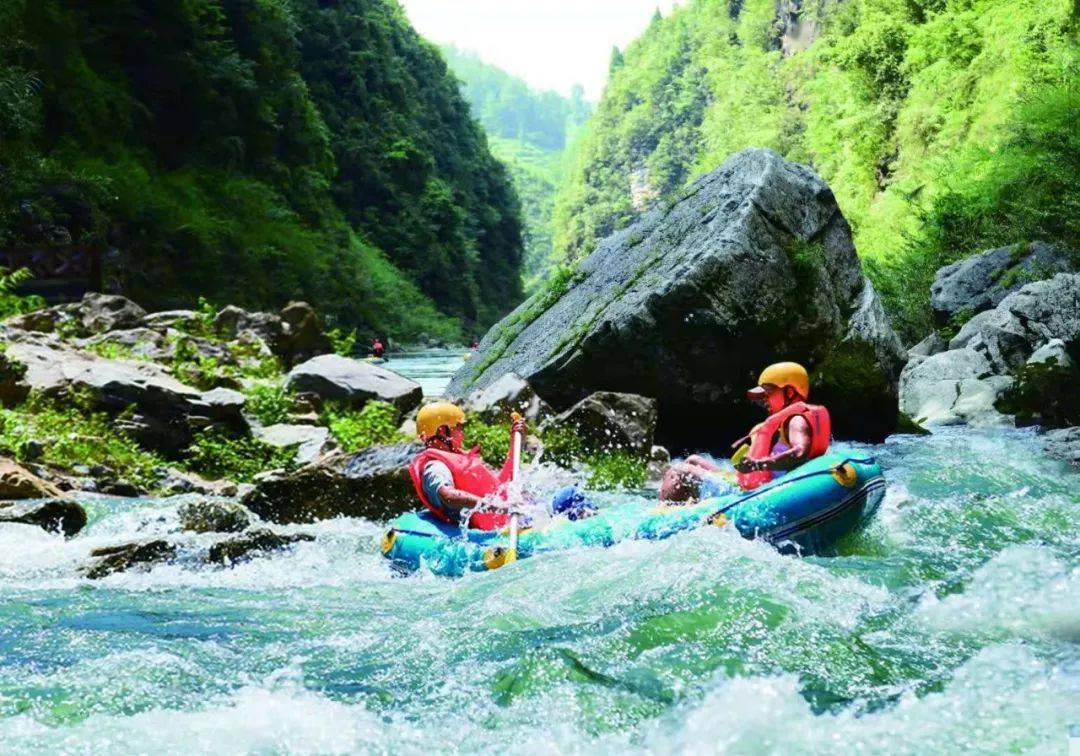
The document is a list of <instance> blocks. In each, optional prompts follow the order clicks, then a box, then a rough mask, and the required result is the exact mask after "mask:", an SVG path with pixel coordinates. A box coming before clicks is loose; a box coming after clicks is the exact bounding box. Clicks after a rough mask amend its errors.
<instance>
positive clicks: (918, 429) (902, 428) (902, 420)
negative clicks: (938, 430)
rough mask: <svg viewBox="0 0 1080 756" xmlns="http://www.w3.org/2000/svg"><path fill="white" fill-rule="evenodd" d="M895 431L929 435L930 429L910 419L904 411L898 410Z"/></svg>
mask: <svg viewBox="0 0 1080 756" xmlns="http://www.w3.org/2000/svg"><path fill="white" fill-rule="evenodd" d="M896 432H897V433H908V434H911V435H915V436H928V435H930V431H928V430H927V429H926V428H924V427H922V426H921V425H919V424H918V423H917V422H915V421H914V420H912V419H911V417H910V416H909V415H907V414H906V413H904V412H898V413H897V414H896Z"/></svg>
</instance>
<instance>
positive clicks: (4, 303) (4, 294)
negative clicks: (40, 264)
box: [0, 268, 45, 320]
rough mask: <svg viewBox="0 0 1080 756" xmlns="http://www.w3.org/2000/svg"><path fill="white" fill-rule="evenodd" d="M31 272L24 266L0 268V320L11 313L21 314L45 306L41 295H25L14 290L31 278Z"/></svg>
mask: <svg viewBox="0 0 1080 756" xmlns="http://www.w3.org/2000/svg"><path fill="white" fill-rule="evenodd" d="M33 277H34V276H33V274H32V273H31V272H30V271H28V270H27V269H26V268H20V269H19V270H8V269H7V268H0V320H2V319H3V318H9V317H11V316H12V315H22V314H24V313H27V312H31V311H33V310H38V309H40V308H42V307H44V306H45V300H43V299H42V298H41V297H38V296H34V295H30V296H25V295H23V294H19V293H18V292H16V289H17V288H18V287H19V285H20V284H23V283H25V282H27V281H29V280H30V279H31V278H33Z"/></svg>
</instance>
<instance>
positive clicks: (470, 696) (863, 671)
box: [0, 430, 1080, 754]
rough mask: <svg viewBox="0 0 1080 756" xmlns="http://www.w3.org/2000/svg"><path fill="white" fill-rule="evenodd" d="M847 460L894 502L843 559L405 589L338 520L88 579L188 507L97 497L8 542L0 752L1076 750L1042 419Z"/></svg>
mask: <svg viewBox="0 0 1080 756" xmlns="http://www.w3.org/2000/svg"><path fill="white" fill-rule="evenodd" d="M858 448H859V449H860V450H864V451H866V450H869V451H872V452H873V453H875V454H877V455H878V456H879V458H880V459H881V461H882V463H883V465H884V467H885V470H886V476H887V478H888V480H889V489H888V494H887V497H886V500H885V503H884V504H883V506H882V509H881V511H880V512H879V513H878V516H877V518H876V520H875V521H874V523H873V525H872V526H871V527H870V528H869V529H868V530H867V531H866V532H864V533H862V534H860V535H858V536H856V537H853V538H851V539H850V541H849V542H848V543H845V544H844V545H843V548H842V554H843V555H842V556H838V557H830V558H826V557H816V558H806V559H800V558H797V557H791V556H781V555H779V554H778V553H777V552H776V551H775V550H774V549H772V548H771V547H769V546H768V545H766V544H763V543H758V542H752V541H747V540H744V539H742V538H740V537H739V536H738V535H737V533H735V532H734V531H733V530H731V529H715V528H709V529H703V530H701V531H697V532H691V533H686V534H682V535H679V536H677V537H673V538H671V539H668V540H665V541H659V542H654V541H641V542H624V543H620V544H618V545H617V546H615V547H613V548H610V549H602V548H581V549H577V550H570V551H566V552H557V553H551V554H546V555H543V556H542V557H538V558H535V559H531V560H526V561H522V562H519V563H517V564H514V565H513V566H511V567H509V568H506V569H502V570H498V571H495V572H490V573H476V574H470V575H467V576H466V577H464V578H462V579H457V580H452V579H444V578H437V577H434V576H432V575H430V574H417V575H414V576H411V577H405V578H402V577H399V576H395V575H394V574H393V572H392V571H391V570H390V569H389V567H388V565H387V564H386V563H385V562H384V560H383V559H382V558H381V556H380V555H379V549H378V542H379V538H380V537H381V535H382V533H383V530H384V527H383V523H374V522H367V521H362V520H350V519H342V520H336V521H330V522H323V523H319V524H316V525H313V526H296V527H292V528H284V529H281V530H283V531H285V532H307V533H312V534H314V535H315V536H316V540H315V541H314V542H312V543H300V544H297V545H295V546H294V547H292V548H291V549H289V550H287V551H285V552H282V553H280V554H277V555H274V556H271V557H267V558H261V559H256V560H254V561H251V562H248V563H245V564H241V565H238V566H236V567H235V568H232V569H222V568H213V567H207V566H202V565H201V564H200V560H198V559H197V558H196V557H197V556H198V553H199V551H200V549H205V548H208V544H209V543H210V541H211V540H212V536H194V537H191V538H189V539H188V540H186V541H185V545H184V547H183V548H182V550H181V555H180V559H179V560H178V561H177V563H175V564H170V565H165V566H159V567H156V568H154V569H152V570H150V571H148V572H138V573H128V574H117V575H112V576H109V577H108V578H106V579H104V580H101V581H89V580H86V579H84V578H81V577H79V576H78V575H77V573H76V570H77V568H78V566H79V565H80V564H82V563H83V562H84V561H85V558H86V555H87V554H88V552H89V550H90V549H91V548H93V547H97V546H102V545H107V544H110V543H116V542H119V541H123V540H131V539H135V538H145V537H149V536H153V535H160V534H176V533H177V531H178V528H179V524H178V521H177V516H176V509H177V507H178V506H179V504H180V503H181V502H182V501H183V500H184V499H183V498H182V497H179V498H174V499H166V500H155V501H149V502H143V503H140V504H132V503H131V502H130V501H124V500H119V499H106V498H96V497H94V498H89V499H87V501H86V502H85V503H86V504H87V507H88V510H89V514H90V518H91V522H90V525H89V527H88V528H87V529H86V531H84V532H83V533H82V534H80V535H79V536H77V537H76V538H74V539H71V540H69V541H64V540H63V539H61V538H58V537H56V536H52V535H48V534H45V533H43V532H41V531H40V530H36V529H33V528H29V527H25V526H18V525H5V526H0V743H2V744H3V745H2V746H0V749H2V750H3V752H5V753H32V752H38V753H40V752H50V753H102V752H108V753H192V752H208V753H238V752H255V753H294V752H295V753H349V752H386V753H420V752H423V753H431V752H455V751H478V752H507V751H509V752H512V753H526V752H528V753H534V752H537V751H540V752H559V753H562V752H571V753H574V752H590V753H593V752H600V753H626V752H665V753H666V752H671V751H676V752H684V753H699V752H702V751H705V752H715V751H721V750H732V751H735V752H739V753H773V752H777V753H834V752H837V751H849V750H850V751H857V752H858V751H861V752H867V753H877V752H882V753H884V752H889V753H912V754H916V753H918V754H924V753H928V752H955V751H973V752H987V753H991V752H993V753H999V752H1002V751H1017V752H1033V753H1062V754H1064V753H1067V752H1068V732H1069V726H1070V725H1076V724H1080V650H1078V649H1080V647H1078V642H1080V601H1078V600H1077V597H1078V596H1080V590H1078V589H1080V485H1078V483H1080V475H1077V473H1075V472H1072V471H1069V470H1068V469H1067V468H1066V467H1065V466H1064V465H1063V464H1061V463H1059V462H1056V461H1053V460H1050V459H1048V458H1046V457H1044V456H1043V455H1042V454H1041V453H1040V451H1039V443H1038V440H1037V439H1036V438H1035V437H1034V435H1033V434H1032V433H1030V432H1026V431H1009V432H1006V431H995V432H985V433H978V432H971V431H955V430H954V431H947V432H943V433H940V434H937V435H934V436H931V437H908V436H900V437H894V438H892V439H890V440H889V441H888V442H887V443H885V444H883V445H880V446H875V447H863V446H860V447H858ZM632 497H633V495H632V494H619V495H606V496H604V497H601V498H602V499H603V500H605V501H608V502H614V501H625V500H627V499H628V498H632ZM639 498H640V499H641V501H642V504H643V505H645V504H647V503H649V501H648V499H646V498H641V497H639Z"/></svg>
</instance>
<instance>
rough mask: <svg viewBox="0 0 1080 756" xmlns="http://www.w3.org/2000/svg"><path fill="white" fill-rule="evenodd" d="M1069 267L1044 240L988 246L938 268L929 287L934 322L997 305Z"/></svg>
mask: <svg viewBox="0 0 1080 756" xmlns="http://www.w3.org/2000/svg"><path fill="white" fill-rule="evenodd" d="M1069 267H1070V263H1069V257H1068V255H1067V254H1066V252H1065V251H1064V250H1062V249H1061V248H1059V247H1056V246H1054V245H1052V244H1047V243H1045V242H1040V241H1036V242H1032V243H1030V244H1013V245H1010V246H1008V247H999V248H997V249H988V250H986V251H985V252H980V253H979V254H977V255H972V256H971V257H966V258H964V259H963V260H959V261H958V262H955V263H953V264H952V265H946V266H945V267H944V268H941V269H940V270H939V271H938V272H937V275H936V276H935V277H934V283H933V284H932V285H931V287H930V306H931V307H932V308H933V311H934V318H935V319H936V320H937V322H938V324H939V325H941V326H945V325H949V324H950V323H955V321H956V320H963V319H967V318H970V317H971V316H973V315H977V314H978V313H980V312H984V311H986V310H989V309H992V308H994V307H997V306H998V304H1000V303H1001V300H1003V299H1005V297H1007V296H1008V295H1009V294H1012V293H1013V292H1014V291H1019V290H1020V289H1021V288H1022V287H1023V286H1024V285H1026V284H1028V283H1031V282H1032V281H1035V280H1038V279H1045V278H1049V277H1051V276H1053V275H1056V274H1057V273H1063V272H1067V271H1068V269H1069Z"/></svg>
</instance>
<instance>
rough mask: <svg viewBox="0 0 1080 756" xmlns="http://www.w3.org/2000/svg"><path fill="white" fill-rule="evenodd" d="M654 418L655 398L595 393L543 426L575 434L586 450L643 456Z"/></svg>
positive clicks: (655, 413) (648, 450) (648, 442)
mask: <svg viewBox="0 0 1080 756" xmlns="http://www.w3.org/2000/svg"><path fill="white" fill-rule="evenodd" d="M656 419H657V402H656V400H655V399H650V398H648V397H644V396H638V395H636V394H619V393H615V392H612V391H598V392H596V393H595V394H591V395H589V396H587V397H586V398H584V399H582V400H581V401H580V402H578V403H577V404H575V405H574V406H573V407H571V408H570V409H568V410H567V411H566V412H563V413H561V414H559V415H558V416H556V417H554V418H552V419H551V420H549V421H548V423H547V424H546V425H545V427H546V428H552V427H556V428H566V429H569V430H573V431H575V432H576V433H577V435H578V437H579V438H580V439H581V440H582V442H583V443H584V444H585V447H586V449H587V450H588V451H595V452H625V453H629V454H632V455H634V456H647V455H648V454H649V452H650V450H651V449H652V442H653V434H654V433H655V431H656Z"/></svg>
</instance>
